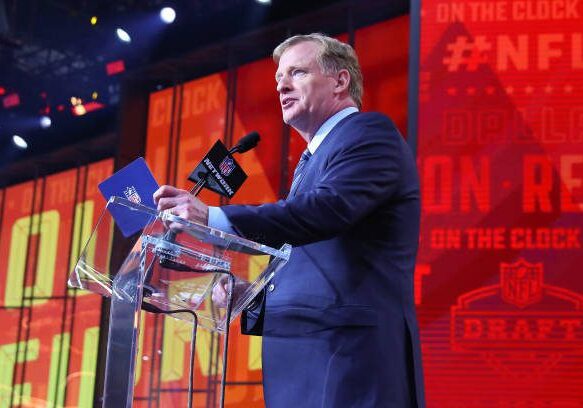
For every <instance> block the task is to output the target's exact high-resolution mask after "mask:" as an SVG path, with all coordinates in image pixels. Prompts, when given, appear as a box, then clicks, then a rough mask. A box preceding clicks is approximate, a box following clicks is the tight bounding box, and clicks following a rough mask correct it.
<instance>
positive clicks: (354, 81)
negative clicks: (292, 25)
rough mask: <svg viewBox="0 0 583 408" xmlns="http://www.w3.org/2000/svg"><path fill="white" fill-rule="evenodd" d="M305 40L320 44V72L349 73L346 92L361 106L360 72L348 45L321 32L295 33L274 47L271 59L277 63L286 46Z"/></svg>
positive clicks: (361, 87)
mask: <svg viewBox="0 0 583 408" xmlns="http://www.w3.org/2000/svg"><path fill="white" fill-rule="evenodd" d="M306 41H311V42H315V43H316V44H319V45H320V53H319V55H318V64H319V65H320V67H321V68H322V72H324V73H326V74H332V73H337V72H339V71H340V70H341V69H346V70H347V71H348V73H349V74H350V84H349V85H348V93H349V94H350V97H351V98H352V100H353V101H354V102H355V103H356V106H358V109H360V108H361V107H362V92H363V86H362V72H361V71H360V64H359V63H358V57H357V56H356V53H355V52H354V49H353V48H352V47H351V46H350V45H348V44H346V43H343V42H341V41H338V40H337V39H335V38H332V37H328V36H327V35H324V34H321V33H312V34H305V35H295V36H293V37H290V38H288V39H287V40H285V41H284V42H282V43H281V44H279V45H278V46H277V47H275V50H273V60H274V61H275V63H276V64H277V63H279V59H280V58H281V56H282V54H283V53H284V52H285V51H286V50H287V49H288V48H290V47H291V46H293V45H296V44H299V43H302V42H306Z"/></svg>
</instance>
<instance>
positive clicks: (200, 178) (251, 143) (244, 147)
mask: <svg viewBox="0 0 583 408" xmlns="http://www.w3.org/2000/svg"><path fill="white" fill-rule="evenodd" d="M260 140H261V136H259V133H257V131H253V132H250V133H247V134H246V135H245V136H243V137H242V138H241V139H239V141H238V142H237V144H236V145H235V146H233V147H231V149H229V150H228V151H227V149H226V148H225V147H224V145H223V144H222V143H221V142H220V141H217V143H216V144H215V146H213V148H212V149H211V150H210V151H209V153H207V156H206V157H209V156H210V155H211V152H213V151H214V150H215V149H216V148H217V146H216V145H217V144H220V145H221V146H222V147H221V148H222V149H223V151H224V153H219V156H220V157H221V158H230V156H231V155H232V154H234V153H239V154H242V153H245V152H248V151H249V150H251V149H253V148H255V147H256V146H257V144H258V143H259V141H260ZM206 157H205V158H206ZM203 161H204V159H203ZM231 161H232V158H231ZM214 164H215V165H217V167H220V166H219V165H218V163H214ZM236 167H238V165H236ZM197 170H198V172H197ZM193 175H195V177H193ZM243 175H244V177H243V178H242V179H241V180H240V182H239V183H238V185H237V187H236V188H234V189H233V192H232V193H231V194H230V195H228V197H229V198H230V197H231V196H232V195H233V194H234V193H235V191H236V190H237V189H238V188H239V187H240V186H241V184H243V181H244V180H245V178H246V177H247V175H245V174H244V173H243ZM209 176H210V173H209V171H208V169H207V168H201V165H200V164H199V165H198V166H197V167H196V168H195V169H194V170H193V172H192V173H191V175H190V176H189V177H188V179H189V180H191V181H195V180H196V184H195V185H194V187H192V189H191V190H190V194H193V195H194V196H197V195H198V194H199V193H200V192H201V190H202V189H203V188H204V187H206V186H207V183H208V181H209V180H208V177H209ZM214 191H215V192H218V193H219V194H221V195H225V194H224V193H221V192H220V191H216V190H214Z"/></svg>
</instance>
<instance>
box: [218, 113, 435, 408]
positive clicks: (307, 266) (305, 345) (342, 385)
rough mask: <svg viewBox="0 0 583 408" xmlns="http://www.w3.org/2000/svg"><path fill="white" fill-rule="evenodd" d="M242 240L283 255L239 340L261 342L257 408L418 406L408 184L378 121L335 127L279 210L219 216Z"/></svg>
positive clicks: (413, 180) (414, 240)
mask: <svg viewBox="0 0 583 408" xmlns="http://www.w3.org/2000/svg"><path fill="white" fill-rule="evenodd" d="M222 209H223V210H224V212H225V214H226V215H227V217H228V218H229V220H230V221H231V222H232V223H233V225H234V227H235V228H236V229H237V230H238V231H239V232H240V233H241V234H242V235H243V236H245V237H247V238H249V239H252V240H255V241H258V242H262V243H265V244H267V245H270V246H273V247H279V246H281V245H282V244H283V243H289V244H291V245H292V246H293V247H294V248H293V250H292V253H291V257H290V260H289V262H288V263H287V264H286V265H285V266H284V267H283V268H282V269H281V270H280V271H279V272H278V273H277V274H276V275H275V277H274V278H273V281H272V283H273V284H274V290H272V291H269V290H268V291H266V292H265V298H264V301H263V303H262V305H261V307H260V308H258V310H257V311H255V312H247V313H246V314H245V315H244V316H243V318H242V326H243V331H244V332H247V334H261V335H262V336H263V374H264V379H263V381H264V396H265V401H266V404H267V406H269V407H276V408H279V407H294V408H295V407H298V406H301V407H399V408H402V407H411V406H424V394H423V376H422V369H421V355H420V347H419V332H418V327H417V321H416V317H415V306H414V300H413V270H414V266H415V256H416V252H417V245H418V238H419V217H420V204H419V183H418V177H417V170H416V166H415V160H414V158H413V155H412V154H411V151H410V149H409V147H408V146H407V144H406V143H405V142H404V140H403V138H402V137H401V135H400V134H399V132H398V131H397V129H396V128H395V126H394V125H393V123H392V122H391V121H390V120H389V119H388V118H387V117H386V116H384V115H381V114H378V113H355V114H352V115H350V116H348V117H347V118H345V119H343V120H342V121H341V122H340V123H338V125H337V126H335V127H334V128H333V129H332V131H331V132H330V133H329V134H328V136H327V137H326V138H325V139H324V141H323V142H322V144H321V145H320V146H319V147H318V149H317V150H316V152H315V153H314V155H313V156H312V157H311V158H310V160H309V161H308V163H307V164H306V166H305V168H304V177H303V178H302V180H301V182H300V184H299V185H298V187H297V188H296V189H295V191H292V193H291V194H290V196H288V198H287V199H285V200H281V201H278V202H277V203H271V204H264V205H260V206H241V205H232V206H225V207H222Z"/></svg>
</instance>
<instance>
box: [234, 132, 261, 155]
mask: <svg viewBox="0 0 583 408" xmlns="http://www.w3.org/2000/svg"><path fill="white" fill-rule="evenodd" d="M260 140H261V136H259V133H257V132H256V131H255V130H254V131H253V132H251V133H248V134H246V135H245V136H243V137H242V138H241V139H239V142H238V143H237V144H236V145H235V146H233V147H231V149H230V150H229V154H233V153H245V152H247V151H249V150H251V149H253V148H255V147H256V146H257V144H258V143H259V141H260Z"/></svg>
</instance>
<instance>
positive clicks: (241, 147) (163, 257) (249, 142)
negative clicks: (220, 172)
mask: <svg viewBox="0 0 583 408" xmlns="http://www.w3.org/2000/svg"><path fill="white" fill-rule="evenodd" d="M260 140H261V136H259V133H257V132H256V131H253V132H250V133H248V134H246V135H245V136H243V137H242V138H241V139H239V142H237V144H236V145H235V146H233V147H232V148H231V149H230V150H229V151H228V153H223V154H224V156H230V155H231V154H233V153H239V154H241V153H245V152H248V151H249V150H251V149H253V148H255V147H256V146H257V144H258V143H259V141H260ZM223 149H224V150H223V151H225V152H226V150H227V149H226V148H225V147H223ZM211 150H212V149H211ZM207 156H208V153H207ZM199 167H200V164H199V166H197V168H196V169H194V171H193V172H192V174H194V173H197V171H196V170H197V169H198V168H199ZM197 176H198V181H197V182H196V184H195V185H194V187H192V189H191V190H190V194H192V195H194V196H198V194H199V193H200V192H201V191H202V189H203V187H205V186H206V185H207V183H208V177H209V173H208V172H207V171H199V172H198V174H197ZM245 177H246V176H245ZM189 179H190V177H189ZM243 180H244V179H243ZM243 180H241V183H242V182H243ZM176 235H177V233H176V232H175V231H171V230H168V231H166V234H165V235H164V239H165V240H166V241H167V242H169V243H174V242H176ZM157 255H158V256H159V258H160V259H159V262H160V265H162V266H165V267H168V268H170V269H175V270H178V269H177V266H176V265H174V264H172V263H170V262H169V261H172V259H171V258H172V256H171V255H169V254H163V253H157Z"/></svg>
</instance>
